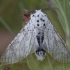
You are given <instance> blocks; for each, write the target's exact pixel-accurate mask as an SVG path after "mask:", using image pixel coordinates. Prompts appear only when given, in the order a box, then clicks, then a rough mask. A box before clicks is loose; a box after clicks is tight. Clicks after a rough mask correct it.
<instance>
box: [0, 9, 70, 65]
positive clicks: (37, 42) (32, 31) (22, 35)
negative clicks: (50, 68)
mask: <svg viewBox="0 0 70 70" xmlns="http://www.w3.org/2000/svg"><path fill="white" fill-rule="evenodd" d="M29 18H30V19H29V20H28V21H27V24H26V25H25V27H24V28H22V30H21V31H20V32H19V33H18V35H17V36H16V37H15V38H14V40H13V41H12V42H11V44H9V46H8V48H7V49H6V51H5V53H4V54H3V55H2V56H1V57H0V62H6V63H7V64H13V63H16V62H19V61H21V60H22V59H23V58H25V57H27V56H28V55H29V54H32V53H35V55H36V57H37V59H38V60H41V61H43V60H44V59H45V56H47V54H46V53H47V52H48V53H49V54H50V55H51V56H52V57H53V58H54V59H55V60H57V61H60V62H63V63H69V62H70V52H69V51H68V48H67V46H66V44H65V42H64V41H63V39H62V38H61V36H60V35H59V33H58V32H57V31H56V29H55V28H54V27H53V25H52V24H51V22H50V21H49V19H48V18H47V15H46V14H44V13H43V12H42V11H41V10H35V13H33V14H31V15H30V17H29ZM26 19H27V18H26Z"/></svg>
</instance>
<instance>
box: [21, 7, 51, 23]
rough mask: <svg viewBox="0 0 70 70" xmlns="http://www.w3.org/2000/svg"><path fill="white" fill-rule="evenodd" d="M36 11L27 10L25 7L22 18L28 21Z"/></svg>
mask: <svg viewBox="0 0 70 70" xmlns="http://www.w3.org/2000/svg"><path fill="white" fill-rule="evenodd" d="M40 10H41V11H42V12H44V11H47V10H51V9H50V8H43V9H40ZM36 12H37V11H36V10H26V9H24V10H23V16H22V20H23V21H24V22H26V23H27V22H28V21H29V20H30V15H31V14H34V13H36Z"/></svg>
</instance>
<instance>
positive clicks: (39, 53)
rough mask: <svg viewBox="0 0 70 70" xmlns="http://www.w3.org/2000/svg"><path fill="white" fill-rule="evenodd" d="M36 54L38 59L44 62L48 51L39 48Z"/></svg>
mask: <svg viewBox="0 0 70 70" xmlns="http://www.w3.org/2000/svg"><path fill="white" fill-rule="evenodd" d="M35 54H36V56H37V59H38V60H41V61H42V60H43V59H44V58H45V55H46V50H45V49H43V48H40V47H39V48H38V49H37V50H36V52H35Z"/></svg>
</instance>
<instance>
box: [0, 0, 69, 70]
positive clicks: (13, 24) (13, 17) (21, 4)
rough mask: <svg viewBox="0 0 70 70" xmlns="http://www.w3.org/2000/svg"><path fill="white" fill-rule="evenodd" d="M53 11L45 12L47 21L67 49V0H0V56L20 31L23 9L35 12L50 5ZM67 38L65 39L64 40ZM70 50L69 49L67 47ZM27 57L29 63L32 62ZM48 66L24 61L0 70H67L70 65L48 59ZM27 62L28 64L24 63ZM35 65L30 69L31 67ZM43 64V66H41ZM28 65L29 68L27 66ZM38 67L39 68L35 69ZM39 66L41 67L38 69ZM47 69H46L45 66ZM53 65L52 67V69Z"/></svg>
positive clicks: (2, 67)
mask: <svg viewBox="0 0 70 70" xmlns="http://www.w3.org/2000/svg"><path fill="white" fill-rule="evenodd" d="M49 1H52V3H53V5H54V8H57V9H54V10H49V11H46V14H47V16H48V18H49V20H50V21H51V22H52V24H53V25H54V27H55V28H56V29H57V31H58V32H59V33H60V35H61V36H62V38H63V39H64V41H66V42H67V45H68V47H69V46H70V20H69V19H70V5H69V0H56V1H55V0H0V55H1V54H2V52H3V51H4V50H5V48H6V47H7V46H8V44H9V43H10V42H11V40H12V39H13V38H14V36H15V35H16V34H17V33H18V32H19V31H20V30H21V28H22V27H23V26H22V14H23V9H27V10H35V9H41V8H49V7H51V6H52V4H51V3H50V2H49ZM66 36H67V38H66ZM69 48H70V47H69ZM31 57H32V56H31ZM31 57H29V59H30V61H34V60H33V59H32V58H33V57H32V58H31ZM50 60H51V62H52V63H50V62H49V64H48V65H49V66H48V65H47V64H46V63H47V62H46V63H45V62H43V63H41V64H40V63H39V62H38V61H37V63H36V62H35V61H34V62H33V63H34V64H32V63H31V62H29V60H28V61H27V60H26V59H24V60H23V61H21V62H19V63H16V64H14V65H3V66H0V70H30V69H32V70H36V69H37V70H50V69H51V70H57V69H58V70H69V69H70V68H69V67H70V64H68V65H66V64H65V65H64V64H61V63H57V62H54V65H53V61H52V58H51V59H50ZM26 62H28V64H27V63H26ZM29 63H30V64H32V65H35V66H32V67H30V66H31V65H30V64H29ZM43 64H44V65H43ZM29 65H30V66H29ZM36 65H39V68H36V67H38V66H36ZM40 65H41V67H40ZM46 65H47V66H48V67H47V66H46ZM52 65H53V67H52Z"/></svg>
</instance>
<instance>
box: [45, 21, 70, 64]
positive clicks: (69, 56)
mask: <svg viewBox="0 0 70 70" xmlns="http://www.w3.org/2000/svg"><path fill="white" fill-rule="evenodd" d="M45 33H46V35H45V36H46V38H45V39H46V44H47V52H48V53H49V54H50V55H51V56H52V57H53V58H54V59H55V60H57V61H59V62H62V63H69V62H70V52H69V50H68V48H67V46H66V43H65V42H64V41H63V39H62V38H61V36H60V35H59V33H58V32H57V31H56V29H55V28H54V27H53V25H52V24H51V23H50V21H49V22H48V24H47V27H46V32H45Z"/></svg>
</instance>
